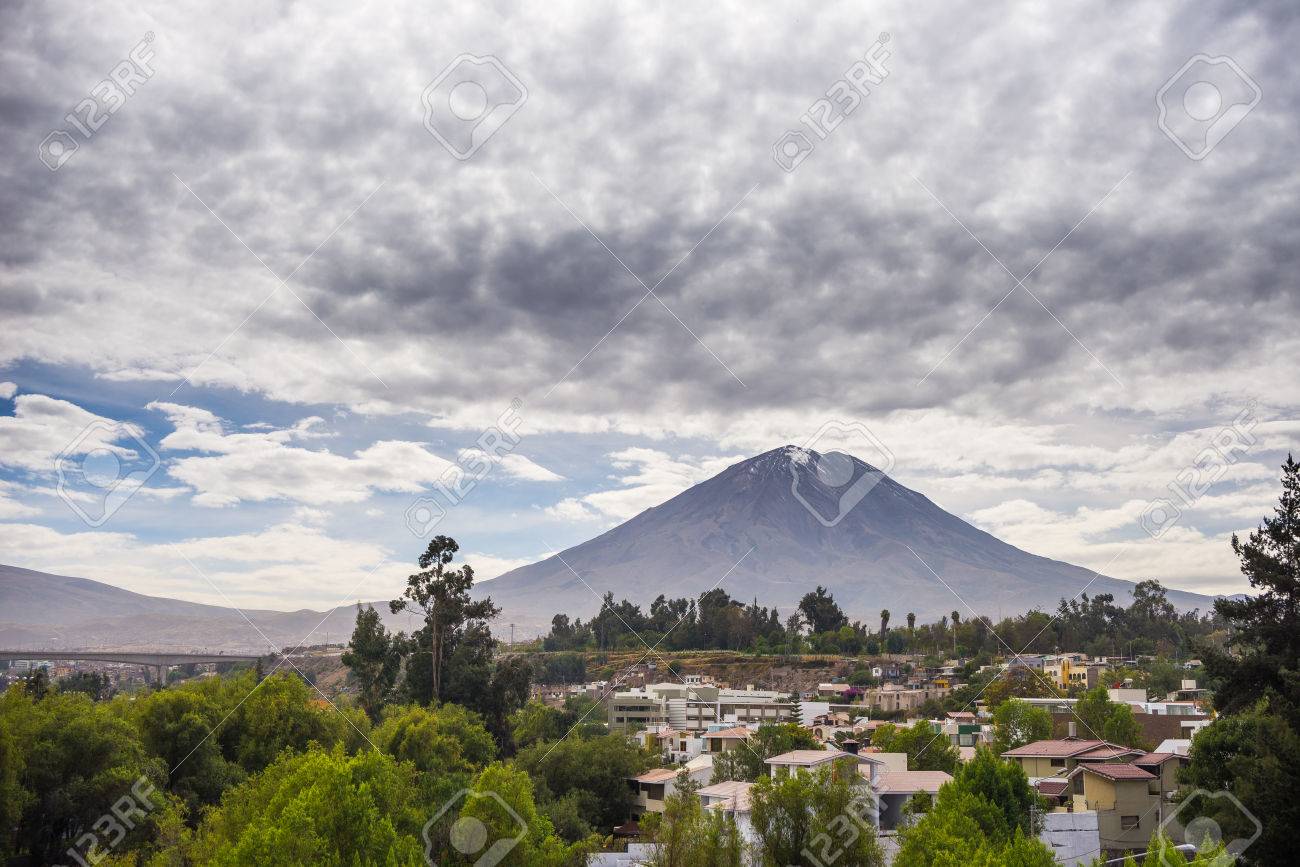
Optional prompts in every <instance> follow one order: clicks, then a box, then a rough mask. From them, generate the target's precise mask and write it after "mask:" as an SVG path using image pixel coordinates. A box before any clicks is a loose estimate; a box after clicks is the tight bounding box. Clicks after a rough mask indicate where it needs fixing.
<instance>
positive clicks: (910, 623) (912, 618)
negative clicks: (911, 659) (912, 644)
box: [907, 611, 916, 638]
mask: <svg viewBox="0 0 1300 867" xmlns="http://www.w3.org/2000/svg"><path fill="white" fill-rule="evenodd" d="M915 631H916V612H915V611H909V612H907V637H908V638H911V637H912V633H913V632H915Z"/></svg>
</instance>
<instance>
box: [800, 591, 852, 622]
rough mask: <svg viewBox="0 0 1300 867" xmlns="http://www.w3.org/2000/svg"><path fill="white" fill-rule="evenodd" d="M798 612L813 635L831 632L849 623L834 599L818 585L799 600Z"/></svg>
mask: <svg viewBox="0 0 1300 867" xmlns="http://www.w3.org/2000/svg"><path fill="white" fill-rule="evenodd" d="M799 611H800V612H801V613H802V614H803V616H804V620H806V621H807V623H808V628H809V629H811V630H812V632H813V633H814V634H817V633H820V632H833V631H835V630H837V629H839V628H840V627H841V626H847V625H848V622H849V618H848V617H847V616H846V615H845V614H844V612H843V611H842V610H841V609H840V606H839V604H838V603H836V601H835V597H834V596H832V595H831V594H830V593H828V592H827V590H826V588H825V587H822V586H821V585H820V584H819V585H817V587H816V589H814V590H813V592H811V593H805V594H804V597H803V599H800V600H799Z"/></svg>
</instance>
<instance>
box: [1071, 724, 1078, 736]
mask: <svg viewBox="0 0 1300 867" xmlns="http://www.w3.org/2000/svg"><path fill="white" fill-rule="evenodd" d="M1069 736H1070V737H1071V738H1076V737H1078V734H1077V733H1076V731H1075V728H1074V720H1070V735H1069Z"/></svg>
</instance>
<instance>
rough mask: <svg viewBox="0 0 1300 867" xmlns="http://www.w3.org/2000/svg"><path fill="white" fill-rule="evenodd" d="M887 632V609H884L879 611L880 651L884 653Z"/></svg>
mask: <svg viewBox="0 0 1300 867" xmlns="http://www.w3.org/2000/svg"><path fill="white" fill-rule="evenodd" d="M887 632H889V609H888V608H884V609H881V611H880V644H881V648H880V649H881V651H882V652H883V651H884V649H885V648H884V644H885V634H886V633H887Z"/></svg>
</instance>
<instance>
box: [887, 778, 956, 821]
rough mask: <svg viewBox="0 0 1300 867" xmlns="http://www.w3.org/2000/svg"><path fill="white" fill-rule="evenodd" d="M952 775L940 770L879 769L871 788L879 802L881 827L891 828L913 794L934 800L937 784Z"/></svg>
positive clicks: (940, 783)
mask: <svg viewBox="0 0 1300 867" xmlns="http://www.w3.org/2000/svg"><path fill="white" fill-rule="evenodd" d="M951 779H952V776H951V775H950V774H947V773H945V772H943V771H893V770H885V771H881V772H880V773H879V775H878V776H877V783H876V784H875V786H874V788H873V791H874V792H875V794H876V798H877V800H878V801H879V802H880V829H881V830H882V831H892V830H894V829H895V828H897V827H898V824H899V822H900V821H901V820H902V818H903V808H904V807H905V806H906V805H907V803H908V801H910V800H912V798H913V797H914V796H916V795H925V796H927V797H928V798H929V799H930V802H931V803H933V802H934V799H935V797H936V796H938V794H939V787H940V786H942V785H943V784H944V783H946V782H948V781H950V780H951Z"/></svg>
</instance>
